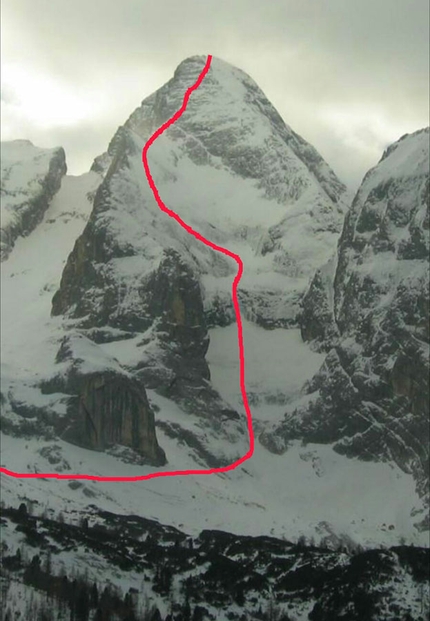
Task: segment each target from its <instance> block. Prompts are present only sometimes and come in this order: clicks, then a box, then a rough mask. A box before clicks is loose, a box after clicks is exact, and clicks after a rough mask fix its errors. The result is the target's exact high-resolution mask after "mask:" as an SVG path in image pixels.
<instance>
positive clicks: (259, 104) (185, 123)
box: [45, 57, 345, 466]
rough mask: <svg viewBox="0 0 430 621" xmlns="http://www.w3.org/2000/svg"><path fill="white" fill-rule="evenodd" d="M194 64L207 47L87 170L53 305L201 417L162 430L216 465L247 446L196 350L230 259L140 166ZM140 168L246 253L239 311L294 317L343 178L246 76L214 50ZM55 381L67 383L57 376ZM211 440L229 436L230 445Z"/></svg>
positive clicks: (216, 312)
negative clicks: (90, 187)
mask: <svg viewBox="0 0 430 621" xmlns="http://www.w3.org/2000/svg"><path fill="white" fill-rule="evenodd" d="M203 65H204V58H203V57H193V58H190V59H187V60H186V61H184V62H183V63H181V64H180V65H179V67H178V68H177V70H176V72H175V75H174V77H173V79H172V80H171V81H170V82H168V83H167V84H166V85H165V86H164V87H162V88H161V89H160V90H159V91H157V92H156V93H154V95H151V96H150V97H149V98H148V99H146V100H145V101H143V102H142V104H141V106H140V107H139V108H138V109H137V110H135V112H133V114H132V115H131V117H130V118H129V119H128V121H127V122H126V123H125V125H124V126H122V127H120V128H119V130H118V131H117V132H116V134H115V136H114V138H113V139H112V141H111V143H110V145H109V149H108V152H107V153H105V154H103V155H102V156H101V157H99V158H97V159H96V161H95V164H94V166H93V171H98V172H104V180H103V183H102V184H101V185H100V187H99V189H98V191H97V194H96V196H95V199H94V205H93V210H92V213H91V216H90V218H89V221H88V224H87V226H86V227H85V230H84V231H83V233H82V236H81V237H80V238H78V240H77V241H76V244H75V247H74V249H73V252H72V253H71V255H70V256H69V258H68V261H67V264H66V266H65V269H64V272H63V276H62V279H61V285H60V289H59V290H58V292H57V293H56V294H55V296H54V298H53V305H52V312H53V315H59V314H62V315H65V316H66V317H69V318H72V319H74V320H77V321H74V323H73V326H74V329H76V327H77V326H79V328H81V329H83V330H85V335H86V336H88V338H90V339H91V340H92V341H95V342H97V343H99V344H100V343H104V344H105V343H108V342H115V346H112V347H111V348H110V351H112V350H113V349H114V350H115V356H116V357H117V358H118V360H119V361H120V363H121V364H122V365H123V366H124V367H125V368H126V369H127V370H128V371H130V372H132V373H134V374H136V377H138V378H139V380H140V381H141V382H143V385H144V386H145V387H146V388H151V389H152V388H154V389H156V390H157V391H158V392H159V393H161V394H162V395H163V396H167V397H168V398H171V399H174V400H175V401H176V402H177V403H179V405H180V406H181V407H182V408H183V409H184V410H185V411H189V412H192V413H193V414H194V415H196V416H197V420H196V421H195V422H193V419H189V420H191V421H192V422H191V424H192V426H193V429H192V430H191V429H190V428H188V429H184V428H183V427H182V425H180V424H178V422H177V421H170V422H168V423H164V429H165V431H166V432H167V433H169V434H170V435H171V436H172V437H178V438H181V439H182V440H183V441H185V442H186V443H189V442H190V441H191V442H192V443H193V444H194V447H195V448H197V449H198V450H199V452H200V455H201V457H202V458H203V459H204V460H205V462H206V463H207V464H208V465H211V466H217V465H227V464H229V463H231V462H232V460H234V459H238V458H239V457H240V456H241V455H243V454H244V453H245V452H246V440H245V438H244V437H243V436H244V433H245V426H244V417H243V413H242V412H241V415H242V419H241V418H240V415H239V413H238V412H237V410H236V409H235V408H233V407H231V405H230V404H229V403H224V402H223V400H222V399H221V398H220V397H219V395H218V394H217V393H216V391H214V390H213V388H212V386H211V385H210V383H209V380H210V374H209V368H208V365H207V362H206V360H205V354H206V351H207V347H208V333H207V330H208V327H209V326H211V327H213V326H216V325H223V326H224V325H226V324H229V323H231V322H232V321H233V318H234V315H233V310H232V303H231V292H230V289H231V282H232V278H233V275H234V273H235V269H234V266H233V265H232V262H231V261H229V260H227V259H225V258H224V257H223V256H220V255H219V253H215V252H213V251H212V250H210V249H208V248H206V247H205V246H203V245H202V244H201V243H200V242H198V241H196V240H193V239H190V236H189V234H188V233H186V232H185V231H183V230H182V229H181V228H180V227H179V225H178V224H177V223H176V222H171V221H169V220H168V218H167V217H166V215H165V214H164V213H162V212H161V211H160V209H159V208H158V205H157V204H156V202H155V200H154V198H153V196H152V192H151V190H150V188H149V186H148V184H147V181H146V177H145V175H144V174H143V171H142V163H141V152H142V148H143V146H144V144H145V143H146V141H147V140H148V139H149V137H150V136H151V135H152V133H153V132H154V131H155V130H156V129H157V128H158V127H159V126H160V125H161V124H162V123H164V122H165V121H166V120H168V119H169V118H170V117H171V116H172V114H173V113H174V111H176V110H177V109H179V108H180V106H181V103H182V98H183V94H184V92H185V90H186V88H187V84H190V83H192V81H193V80H195V78H196V76H197V75H198V74H199V68H200V70H201V67H202V66H203ZM149 164H150V167H151V172H152V175H153V178H154V180H155V182H156V184H157V187H158V188H159V191H160V193H161V195H162V196H163V197H164V200H165V201H166V202H167V204H168V205H169V206H170V207H171V208H172V209H173V210H174V211H176V212H177V213H179V214H180V215H181V216H182V217H183V218H185V220H186V221H187V222H188V223H189V224H191V225H192V226H194V227H195V228H196V229H197V230H199V231H200V232H201V233H202V234H203V235H205V236H207V237H209V238H210V239H213V240H214V241H216V242H217V243H219V244H221V245H224V246H226V247H228V248H229V249H231V250H233V251H237V252H239V253H240V255H241V256H242V257H245V260H246V259H248V260H247V261H246V276H245V278H244V286H243V287H242V288H241V292H240V296H241V303H242V308H243V312H244V315H245V317H250V318H255V321H256V322H257V323H258V324H259V325H263V326H267V327H268V326H270V327H275V326H281V325H282V326H285V325H294V323H295V315H296V312H297V303H298V300H299V298H300V296H301V294H302V293H303V291H304V289H305V287H306V283H307V281H308V279H309V276H310V274H312V273H313V271H314V270H315V268H316V267H317V265H319V264H320V262H321V261H322V260H325V259H326V258H327V257H328V256H329V254H330V253H331V252H332V251H333V249H334V245H335V242H336V239H337V234H338V233H339V232H340V227H341V222H342V216H343V213H344V211H345V198H344V195H345V187H344V186H343V185H342V184H341V182H340V181H339V180H338V179H337V178H336V176H335V174H334V173H333V172H332V171H331V169H330V168H329V167H328V166H327V164H325V162H324V161H323V160H322V158H321V157H320V156H319V155H318V154H317V153H316V151H315V150H314V149H313V148H312V147H311V146H310V145H308V144H307V143H306V142H305V141H304V140H303V139H301V138H300V137H299V136H297V135H296V134H295V133H294V132H293V131H292V130H291V129H290V128H288V127H287V126H286V125H285V124H284V122H283V121H282V120H281V118H280V117H279V115H278V114H277V113H276V111H275V110H274V108H273V107H272V106H271V104H270V103H269V102H268V101H267V99H266V98H265V96H264V94H263V93H262V92H261V91H260V89H259V88H258V87H257V85H256V84H255V83H254V82H253V81H252V80H251V78H249V77H248V76H247V75H246V74H244V73H243V72H241V71H239V70H237V69H235V68H233V67H231V66H230V65H228V64H226V63H224V62H222V61H220V60H217V59H215V60H214V61H213V63H212V65H211V71H210V72H209V74H208V76H207V79H205V80H204V81H203V83H202V85H201V86H200V87H199V89H198V90H197V91H196V93H195V97H194V96H193V97H192V98H191V100H190V103H189V105H188V107H187V110H186V112H185V113H184V115H183V116H182V117H181V118H180V119H179V120H178V121H177V122H176V123H175V124H174V126H173V127H171V128H170V129H169V130H168V131H167V132H166V133H165V134H164V135H163V136H162V137H160V138H159V139H158V140H157V141H156V143H155V144H154V146H153V147H151V150H150V152H149ZM272 283H273V284H272ZM112 331H113V332H112ZM81 334H82V333H81ZM119 342H124V343H127V345H125V344H124V346H123V347H121V349H120V346H119ZM104 351H106V348H105V350H104ZM120 352H123V355H121V353H120ZM45 389H46V386H45ZM50 389H51V390H54V391H55V392H69V393H70V392H73V390H72V388H71V387H70V386H69V387H67V386H66V387H64V386H63V388H62V389H61V390H60V389H59V386H58V383H54V384H53V385H52V383H51V385H50ZM77 416H78V418H79V416H80V414H79V412H78V413H77ZM220 422H221V423H222V424H221V425H220ZM190 431H192V436H190V435H189V432H190ZM209 434H210V435H209ZM220 437H224V439H225V440H226V442H225V446H226V445H228V444H229V443H230V444H232V447H231V449H230V450H229V451H228V454H227V455H225V451H224V449H223V451H222V452H221V453H220V451H219V444H218V440H219V438H220ZM121 443H124V442H121ZM215 443H217V444H218V448H217V450H216V451H215V450H214V449H213V448H212V447H211V445H212V446H215Z"/></svg>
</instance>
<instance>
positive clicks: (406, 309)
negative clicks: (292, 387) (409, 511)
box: [263, 129, 429, 494]
mask: <svg viewBox="0 0 430 621" xmlns="http://www.w3.org/2000/svg"><path fill="white" fill-rule="evenodd" d="M428 173H429V130H428V129H425V130H421V131H418V132H415V133H414V134H411V135H407V136H404V137H403V138H401V139H400V140H399V141H398V142H396V143H394V144H393V145H392V146H391V147H390V148H389V149H387V151H386V152H385V153H384V155H383V157H382V159H381V161H380V163H379V164H378V166H376V167H375V168H374V169H372V170H371V171H369V173H368V174H367V175H366V177H365V178H364V180H363V183H362V186H361V187H360V189H359V191H358V193H357V196H356V197H355V200H354V202H353V205H352V208H351V210H350V212H349V213H348V214H347V216H346V219H345V225H344V228H343V232H342V235H341V238H340V241H339V249H338V254H337V257H336V260H335V263H334V266H335V270H333V266H326V267H325V268H324V269H323V270H320V271H319V272H318V273H317V274H316V276H315V277H314V279H313V282H312V284H311V286H310V288H309V290H308V292H307V294H306V296H305V298H304V300H303V304H302V312H301V319H300V321H301V328H302V336H303V337H304V338H305V339H306V340H313V341H314V345H315V346H316V347H319V348H323V349H324V348H325V349H326V350H329V353H328V354H327V357H326V360H325V362H324V364H323V366H322V368H321V370H320V371H319V373H318V374H317V375H316V376H315V377H314V378H313V379H312V380H311V381H310V382H309V383H308V385H307V388H306V393H307V397H306V399H305V404H304V405H300V406H298V407H296V408H294V407H293V408H291V411H290V412H289V413H288V414H287V416H286V418H285V420H284V422H283V423H282V425H281V426H280V427H279V428H278V429H277V430H276V431H275V432H274V435H275V436H277V437H278V440H279V438H284V440H285V441H287V440H288V439H291V438H304V439H305V440H307V441H312V442H330V443H334V447H335V449H336V450H337V451H339V452H342V453H345V454H348V455H351V456H359V457H361V458H363V459H377V460H394V461H395V462H396V463H397V464H399V465H400V467H402V468H403V469H404V470H405V471H406V472H411V473H413V474H414V476H415V478H416V481H417V485H418V489H419V491H420V492H421V494H425V493H427V491H428V489H427V484H428V460H429V451H428V435H429V426H428V419H429V384H428V377H429V357H428V354H429V349H428V348H429V332H428V312H429V268H428V251H429V215H428V213H429V212H428V209H429V203H428V190H429V179H428ZM330 272H331V273H332V274H333V273H334V278H333V277H332V278H330V276H329V275H330ZM263 441H266V442H267V441H268V440H267V438H266V440H265V439H264V438H263Z"/></svg>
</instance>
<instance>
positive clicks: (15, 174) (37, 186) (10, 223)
mask: <svg viewBox="0 0 430 621" xmlns="http://www.w3.org/2000/svg"><path fill="white" fill-rule="evenodd" d="M66 170H67V167H66V159H65V154H64V150H63V149H62V148H57V149H40V148H38V147H35V146H34V145H33V144H32V143H31V142H30V141H28V140H13V141H11V142H2V143H1V231H0V260H1V261H4V260H5V259H7V257H8V256H9V254H10V252H11V251H12V248H13V246H14V244H15V241H16V239H17V238H18V237H19V236H26V235H28V234H29V233H31V231H32V230H33V229H34V228H35V227H36V226H37V225H38V224H39V222H41V220H42V218H43V215H44V213H45V211H46V209H47V208H48V206H49V203H50V201H51V200H52V197H53V196H54V195H55V194H56V193H57V192H58V190H59V189H60V186H61V179H62V177H63V176H64V175H65V174H66Z"/></svg>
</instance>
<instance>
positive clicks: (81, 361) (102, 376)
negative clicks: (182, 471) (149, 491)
mask: <svg viewBox="0 0 430 621" xmlns="http://www.w3.org/2000/svg"><path fill="white" fill-rule="evenodd" d="M57 363H58V364H59V365H60V366H61V372H60V374H59V375H58V376H56V377H55V378H53V379H52V380H51V381H49V382H46V383H45V384H44V385H43V386H42V388H43V392H44V393H45V394H49V393H56V392H61V393H65V394H70V395H71V398H70V400H69V404H68V407H67V416H66V417H65V418H64V419H63V421H61V424H60V426H59V425H58V424H57V430H58V431H59V432H60V434H61V437H62V438H63V439H64V440H67V441H69V442H72V443H74V444H78V445H79V446H83V447H86V448H89V449H93V450H99V451H102V450H106V449H110V448H112V447H116V446H122V447H129V448H131V449H133V450H134V451H135V453H136V455H137V456H140V457H141V458H142V459H141V460H140V461H141V462H142V461H143V463H148V464H151V465H154V466H161V465H164V464H165V463H166V458H165V455H164V451H163V450H162V449H161V448H160V447H159V445H158V442H157V438H156V433H155V422H154V413H153V412H152V410H151V408H150V405H149V402H148V399H147V396H146V393H145V389H144V388H143V387H142V386H141V385H140V384H139V383H138V382H137V381H136V380H135V379H134V378H133V377H131V376H130V375H129V374H127V373H126V372H124V370H122V369H121V368H120V366H119V365H118V363H117V361H116V360H115V359H111V358H110V357H109V356H108V355H106V354H104V355H103V352H101V351H100V349H99V348H98V347H97V345H95V344H94V343H92V342H91V341H90V340H89V339H87V338H86V337H85V336H83V335H81V334H75V335H73V336H72V335H69V336H67V337H65V338H64V340H63V343H62V345H61V347H60V350H59V352H58V354H57Z"/></svg>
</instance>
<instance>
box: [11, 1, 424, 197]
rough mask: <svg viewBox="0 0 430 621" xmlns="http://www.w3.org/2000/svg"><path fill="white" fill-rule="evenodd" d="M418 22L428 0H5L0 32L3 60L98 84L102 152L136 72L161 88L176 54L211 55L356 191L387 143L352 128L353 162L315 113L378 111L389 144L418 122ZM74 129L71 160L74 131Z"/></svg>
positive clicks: (342, 139)
mask: <svg viewBox="0 0 430 621" xmlns="http://www.w3.org/2000/svg"><path fill="white" fill-rule="evenodd" d="M428 13H429V7H428V2H427V0H414V2H410V1H407V0H378V1H377V2H375V1H374V0H360V2H357V1H356V0H330V1H329V2H321V1H319V0H270V1H268V2H261V0H234V1H233V0H217V1H216V2H215V1H212V0H210V1H206V0H205V1H202V0H183V1H181V2H177V1H176V0H157V1H153V0H126V1H124V2H118V1H117V0H103V2H101V1H100V2H98V1H89V0H73V2H69V1H67V0H57V1H56V2H52V1H51V0H38V1H37V2H34V0H3V28H4V31H5V33H6V35H7V41H9V42H10V41H12V43H10V44H9V46H6V57H4V58H3V61H7V60H8V54H9V56H11V57H14V59H15V60H17V61H19V62H22V63H27V64H29V66H32V67H35V68H36V69H39V70H40V71H46V72H49V73H50V74H51V75H54V76H57V77H59V78H61V79H62V80H65V79H66V80H67V81H68V82H70V84H72V85H76V88H79V89H82V88H84V87H85V86H86V85H88V87H90V86H93V85H94V84H97V87H99V88H100V89H101V91H102V92H103V93H106V97H110V98H111V106H110V108H109V110H108V112H106V113H105V116H104V117H103V119H97V118H95V119H94V123H95V124H97V123H99V124H100V127H101V126H104V127H105V128H106V130H105V131H106V141H105V142H106V143H107V141H108V140H109V138H110V137H111V135H112V134H113V131H114V130H115V128H116V126H117V125H118V124H120V123H122V122H123V121H124V119H125V117H126V116H128V114H129V113H130V112H131V111H132V109H133V108H134V107H135V106H137V105H138V104H139V102H140V100H141V99H143V98H144V97H145V96H147V95H148V94H149V93H150V92H151V90H153V89H154V84H153V82H151V84H146V83H145V70H146V69H148V68H150V69H151V71H152V72H153V74H154V75H156V76H157V77H159V84H158V85H159V86H161V84H162V83H163V82H165V81H166V80H168V79H169V78H170V76H171V74H172V73H173V71H174V69H175V67H176V66H177V64H178V63H179V62H180V61H181V60H182V59H183V58H185V57H186V56H189V55H191V54H195V53H202V54H205V53H211V54H214V55H216V56H219V57H221V58H224V59H225V60H227V61H229V62H231V63H233V64H235V65H237V66H239V67H241V68H242V69H244V70H245V71H247V72H248V73H249V74H250V75H251V76H252V77H253V78H254V79H255V80H256V81H257V82H258V83H259V85H260V86H261V87H262V88H263V90H264V91H265V92H266V94H267V96H268V97H269V98H270V99H271V100H272V101H273V103H274V104H275V106H276V107H277V108H278V109H279V111H280V113H281V114H282V116H283V117H284V119H285V121H286V122H287V123H288V124H290V125H291V126H292V127H293V128H294V129H295V130H296V131H297V132H299V133H301V134H302V135H303V136H304V137H305V138H307V139H308V140H310V141H311V142H313V143H314V145H315V146H316V147H317V148H318V149H319V150H320V151H321V153H322V155H323V156H325V157H326V158H327V159H328V160H329V163H330V164H331V165H332V166H333V167H334V168H335V170H336V171H337V172H338V173H339V174H341V175H342V176H343V177H344V179H345V180H346V181H347V182H349V183H350V184H352V185H356V184H357V183H358V180H359V178H360V176H362V174H364V172H365V169H366V168H368V167H369V166H370V165H373V164H375V163H376V161H375V160H377V159H378V157H379V155H380V154H377V153H376V149H377V146H376V145H377V144H379V143H381V144H382V143H383V142H384V140H385V139H386V138H385V134H384V135H382V134H381V135H380V136H379V137H376V139H375V136H373V133H374V128H370V130H369V132H370V133H369V135H368V136H367V138H366V135H365V132H363V131H361V135H360V139H359V140H357V144H358V145H364V146H362V147H360V146H358V147H357V145H356V148H357V149H358V151H357V152H355V153H352V152H351V149H352V145H351V140H352V137H351V135H350V133H348V131H347V129H345V131H344V134H342V132H341V131H340V130H339V129H338V130H336V135H334V133H333V132H334V128H333V127H332V126H330V124H329V123H328V122H327V121H326V120H324V119H323V117H324V114H323V112H324V110H325V109H326V108H330V107H332V108H333V109H335V108H337V109H343V110H348V109H349V108H351V107H352V108H353V107H356V106H357V105H358V104H359V105H361V106H362V108H363V109H369V111H371V110H379V111H380V114H381V115H382V117H383V118H384V119H385V122H386V124H388V125H390V126H391V127H392V132H391V133H392V139H393V140H394V139H395V138H396V137H398V136H400V135H401V134H402V133H404V132H405V128H407V130H409V128H410V130H411V131H412V130H413V129H418V127H420V126H422V125H424V124H426V123H427V118H428V74H429V61H428V57H429V54H428V47H429V43H428ZM14 33H15V35H16V37H19V40H20V44H19V45H18V43H17V44H16V45H14V44H13V36H14ZM122 72H124V73H126V74H127V75H130V76H132V75H135V80H133V79H132V78H130V82H131V83H130V87H128V86H127V84H124V89H126V88H127V89H128V88H130V90H129V95H125V94H124V93H121V92H118V93H116V96H112V93H111V91H110V90H109V82H110V81H111V80H115V79H117V77H118V76H120V75H121V73H122ZM131 94H133V97H134V96H136V100H135V101H134V103H133V104H131V101H130V100H131V98H132V97H131ZM125 101H126V102H127V105H128V102H129V101H130V104H131V105H130V107H129V108H128V109H127V112H125V107H124V105H123V103H124V102H125ZM360 122H361V121H360ZM358 126H360V123H358ZM396 128H398V131H397V130H396ZM75 131H76V136H77V138H76V140H74V146H73V150H74V151H73V156H72V157H73V158H74V159H75V160H77V158H78V155H77V153H75V150H79V149H80V146H79V145H80V143H79V139H78V136H79V132H80V131H81V130H80V129H79V127H78V126H77V127H76V128H75ZM94 131H95V132H96V133H100V132H102V130H94ZM357 131H359V132H360V130H359V129H358V130H356V129H354V128H352V129H351V132H352V134H354V132H357ZM102 133H103V132H102ZM391 133H390V137H391ZM57 135H58V136H59V137H60V133H59V132H57ZM82 140H83V141H84V140H85V137H84V136H83V134H82ZM335 140H337V141H338V143H337V145H334V144H333V141H335ZM82 144H83V143H82ZM94 146H95V145H94ZM83 151H84V147H82V152H83ZM85 152H87V147H85ZM96 154H97V152H94V153H93V154H92V155H93V156H95V155H96ZM80 159H81V160H82V161H83V160H84V159H85V158H83V156H80Z"/></svg>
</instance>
